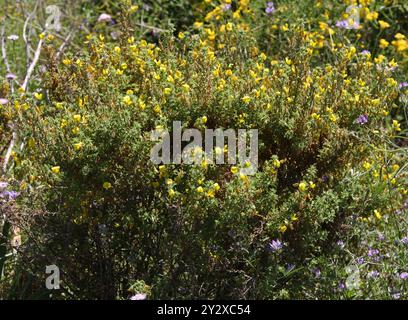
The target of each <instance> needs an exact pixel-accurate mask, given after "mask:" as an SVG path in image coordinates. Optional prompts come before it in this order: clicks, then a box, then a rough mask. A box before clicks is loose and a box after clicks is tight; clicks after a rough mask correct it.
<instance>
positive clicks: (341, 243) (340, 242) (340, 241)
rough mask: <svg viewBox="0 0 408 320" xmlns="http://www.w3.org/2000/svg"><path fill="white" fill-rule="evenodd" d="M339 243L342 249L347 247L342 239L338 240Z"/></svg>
mask: <svg viewBox="0 0 408 320" xmlns="http://www.w3.org/2000/svg"><path fill="white" fill-rule="evenodd" d="M337 245H338V246H339V247H340V249H343V248H344V247H345V244H344V242H343V241H342V240H339V241H337Z"/></svg>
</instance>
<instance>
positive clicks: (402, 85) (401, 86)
mask: <svg viewBox="0 0 408 320" xmlns="http://www.w3.org/2000/svg"><path fill="white" fill-rule="evenodd" d="M406 87H408V82H401V83H400V84H399V85H398V89H404V88H406Z"/></svg>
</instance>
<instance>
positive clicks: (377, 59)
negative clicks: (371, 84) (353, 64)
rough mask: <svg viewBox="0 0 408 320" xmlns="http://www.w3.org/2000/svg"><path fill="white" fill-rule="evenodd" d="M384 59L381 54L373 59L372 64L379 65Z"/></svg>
mask: <svg viewBox="0 0 408 320" xmlns="http://www.w3.org/2000/svg"><path fill="white" fill-rule="evenodd" d="M384 59H385V56H383V55H382V54H380V55H378V57H377V58H374V62H375V63H377V64H380V63H381V62H383V61H384Z"/></svg>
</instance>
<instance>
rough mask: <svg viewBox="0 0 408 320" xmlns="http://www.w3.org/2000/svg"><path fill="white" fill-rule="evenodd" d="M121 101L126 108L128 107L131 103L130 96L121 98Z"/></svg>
mask: <svg viewBox="0 0 408 320" xmlns="http://www.w3.org/2000/svg"><path fill="white" fill-rule="evenodd" d="M122 101H123V103H124V104H126V105H127V106H130V105H131V104H132V103H133V101H132V98H131V97H130V96H127V95H126V96H124V97H123V100H122Z"/></svg>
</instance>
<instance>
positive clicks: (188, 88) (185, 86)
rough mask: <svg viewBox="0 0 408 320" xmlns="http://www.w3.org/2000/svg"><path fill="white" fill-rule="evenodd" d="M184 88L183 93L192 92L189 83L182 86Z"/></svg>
mask: <svg viewBox="0 0 408 320" xmlns="http://www.w3.org/2000/svg"><path fill="white" fill-rule="evenodd" d="M182 88H183V91H184V92H185V93H187V92H189V91H190V86H189V85H188V84H187V83H185V84H183V85H182Z"/></svg>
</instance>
